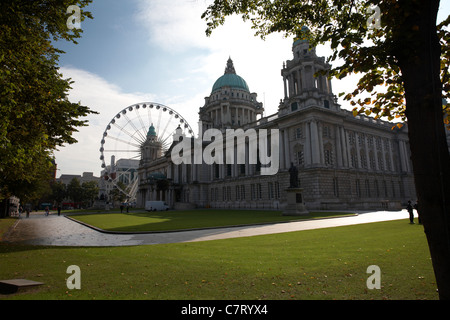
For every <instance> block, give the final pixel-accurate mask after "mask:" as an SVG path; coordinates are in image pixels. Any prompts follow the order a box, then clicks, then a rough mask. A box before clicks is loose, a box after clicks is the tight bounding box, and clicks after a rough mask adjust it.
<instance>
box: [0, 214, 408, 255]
mask: <svg viewBox="0 0 450 320" xmlns="http://www.w3.org/2000/svg"><path fill="white" fill-rule="evenodd" d="M407 218H408V213H407V212H406V210H402V211H396V212H392V211H377V212H365V213H359V214H358V215H356V216H351V217H342V218H330V219H321V220H307V221H296V222H287V223H286V222H285V223H275V224H268V225H257V226H243V227H232V228H216V229H204V230H192V231H177V232H165V233H146V234H110V233H104V232H99V231H97V230H94V229H92V228H89V227H87V226H84V225H82V224H80V223H77V222H74V221H72V220H71V219H68V218H66V217H64V216H57V215H55V214H53V215H49V216H45V215H44V214H43V213H32V214H31V215H30V217H29V218H24V217H23V216H22V218H21V219H19V220H18V221H17V223H16V224H15V225H14V227H13V228H12V229H11V230H10V231H9V232H8V234H7V235H5V237H4V239H3V241H5V242H13V243H21V244H33V245H48V246H82V247H97V246H101V247H103V246H105V247H108V246H135V245H151V244H160V243H176V242H193V241H207V240H215V239H228V238H237V237H248V236H255V235H263V234H274V233H283V232H292V231H300V230H310V229H318V228H330V227H338V226H344V225H354V224H361V223H370V222H378V221H388V220H398V219H407ZM405 223H406V222H405Z"/></svg>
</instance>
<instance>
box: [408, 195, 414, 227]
mask: <svg viewBox="0 0 450 320" xmlns="http://www.w3.org/2000/svg"><path fill="white" fill-rule="evenodd" d="M406 210H408V213H409V223H410V224H414V212H413V206H412V204H411V201H409V200H408V205H407V206H406Z"/></svg>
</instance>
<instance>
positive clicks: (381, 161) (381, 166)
mask: <svg viewBox="0 0 450 320" xmlns="http://www.w3.org/2000/svg"><path fill="white" fill-rule="evenodd" d="M378 169H380V170H381V171H383V170H384V161H383V154H382V153H381V152H378Z"/></svg>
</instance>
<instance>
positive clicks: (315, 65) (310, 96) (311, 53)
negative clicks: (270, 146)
mask: <svg viewBox="0 0 450 320" xmlns="http://www.w3.org/2000/svg"><path fill="white" fill-rule="evenodd" d="M308 32H309V30H308V28H307V27H303V28H302V34H303V36H302V37H299V38H297V39H295V40H294V43H293V45H292V53H293V55H294V57H293V59H292V60H288V61H286V63H283V69H282V70H281V75H282V76H283V82H284V99H283V100H282V101H281V103H280V106H279V111H280V114H286V113H290V112H295V111H296V110H300V109H304V108H308V107H312V106H317V107H323V108H326V109H331V110H337V109H339V105H338V104H337V103H336V101H337V100H336V97H335V96H334V95H333V92H332V89H331V81H330V79H328V77H327V74H328V73H327V71H328V70H329V69H330V68H331V66H330V65H329V64H328V63H326V62H325V58H324V57H318V56H317V54H316V48H315V47H310V45H309V41H308V39H307V36H306V35H307V33H308ZM320 72H324V74H322V73H320Z"/></svg>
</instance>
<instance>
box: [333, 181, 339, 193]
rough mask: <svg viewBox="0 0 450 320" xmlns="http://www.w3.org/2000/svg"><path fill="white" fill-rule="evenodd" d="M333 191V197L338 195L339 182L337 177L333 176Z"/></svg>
mask: <svg viewBox="0 0 450 320" xmlns="http://www.w3.org/2000/svg"><path fill="white" fill-rule="evenodd" d="M333 192H334V196H335V197H339V182H338V178H333Z"/></svg>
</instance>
